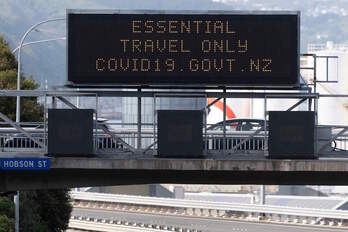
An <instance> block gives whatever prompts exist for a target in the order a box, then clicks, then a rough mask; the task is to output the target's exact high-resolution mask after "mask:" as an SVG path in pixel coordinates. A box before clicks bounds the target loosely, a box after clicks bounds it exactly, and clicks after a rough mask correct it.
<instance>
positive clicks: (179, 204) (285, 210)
mask: <svg viewBox="0 0 348 232" xmlns="http://www.w3.org/2000/svg"><path fill="white" fill-rule="evenodd" d="M71 196H72V198H73V199H74V200H75V201H76V200H78V201H95V202H105V203H116V202H117V203H125V204H132V205H143V206H160V207H174V208H185V209H187V208H191V209H207V210H222V211H234V212H248V213H259V214H276V215H290V216H302V217H311V218H330V219H340V220H348V211H344V210H323V209H309V208H297V207H284V206H274V205H253V204H237V203H226V202H209V201H194V200H182V199H170V198H154V197H140V196H127V195H114V194H102V193H85V192H73V193H71Z"/></svg>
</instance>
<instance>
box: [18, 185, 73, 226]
mask: <svg viewBox="0 0 348 232" xmlns="http://www.w3.org/2000/svg"><path fill="white" fill-rule="evenodd" d="M71 211H72V207H71V205H70V196H69V192H68V190H66V189H60V190H36V191H21V193H20V231H27V232H37V231H38V232H40V231H43V232H44V231H52V232H60V231H65V230H66V229H67V228H68V222H69V218H70V214H71Z"/></svg>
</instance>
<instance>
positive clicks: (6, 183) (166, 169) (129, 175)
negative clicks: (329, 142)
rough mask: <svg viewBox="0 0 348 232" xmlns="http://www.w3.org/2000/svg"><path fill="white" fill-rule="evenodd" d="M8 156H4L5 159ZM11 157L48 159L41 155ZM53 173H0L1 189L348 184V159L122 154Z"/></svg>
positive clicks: (66, 160) (61, 165)
mask: <svg viewBox="0 0 348 232" xmlns="http://www.w3.org/2000/svg"><path fill="white" fill-rule="evenodd" d="M5 157H8V156H7V155H6V154H4V153H2V155H1V157H0V158H5ZM11 157H46V158H47V156H45V154H43V153H41V154H39V153H33V154H30V153H25V154H23V153H21V154H13V153H12V154H11ZM49 159H50V163H51V164H50V170H48V171H4V170H1V171H0V191H12V190H17V189H34V188H35V189H37V188H67V187H69V188H70V187H86V186H107V185H130V184H150V183H181V184H306V185H348V157H347V158H346V156H340V155H335V156H333V155H327V156H324V155H322V156H321V157H320V158H319V159H317V160H283V159H267V158H265V157H264V155H263V154H262V153H259V154H233V155H219V156H215V155H210V156H207V157H205V158H202V159H198V158H194V159H191V158H181V159H174V158H159V157H156V156H153V155H143V154H141V153H139V154H130V153H121V154H117V155H116V154H97V155H95V156H92V157H49Z"/></svg>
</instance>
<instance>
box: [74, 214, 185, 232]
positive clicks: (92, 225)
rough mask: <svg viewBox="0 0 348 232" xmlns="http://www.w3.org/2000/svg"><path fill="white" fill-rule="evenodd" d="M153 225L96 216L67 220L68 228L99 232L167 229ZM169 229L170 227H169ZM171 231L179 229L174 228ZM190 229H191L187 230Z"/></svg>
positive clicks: (156, 231) (157, 231) (136, 231)
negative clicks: (103, 218)
mask: <svg viewBox="0 0 348 232" xmlns="http://www.w3.org/2000/svg"><path fill="white" fill-rule="evenodd" d="M152 227H153V225H144V224H139V223H133V222H126V221H119V220H98V219H97V218H82V217H79V218H78V217H73V218H71V219H70V221H69V229H79V230H86V231H91V230H93V231H100V232H115V231H117V232H160V231H169V229H168V230H167V229H164V228H163V226H160V228H158V229H157V228H152ZM154 227H156V226H154ZM170 230H171V228H170ZM173 231H179V230H176V228H174V230H173ZM189 231H191V230H189Z"/></svg>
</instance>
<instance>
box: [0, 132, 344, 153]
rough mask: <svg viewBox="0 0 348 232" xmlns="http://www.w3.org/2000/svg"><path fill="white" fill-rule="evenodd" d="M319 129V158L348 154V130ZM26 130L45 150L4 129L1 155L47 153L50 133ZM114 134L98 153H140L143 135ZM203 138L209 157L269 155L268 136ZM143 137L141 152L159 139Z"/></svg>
mask: <svg viewBox="0 0 348 232" xmlns="http://www.w3.org/2000/svg"><path fill="white" fill-rule="evenodd" d="M39 127H40V126H39ZM41 127H42V126H41ZM147 127H148V125H147ZM318 128H320V131H323V128H324V135H323V133H322V132H319V130H318V137H317V140H318V144H317V148H318V152H319V154H320V153H326V154H327V153H332V152H336V153H337V152H341V153H347V152H348V127H346V126H320V127H318ZM24 129H25V130H26V131H27V132H28V133H29V134H30V135H31V137H33V138H35V139H37V140H38V141H41V142H42V143H43V144H44V145H45V146H44V147H43V146H41V145H39V144H37V143H36V142H34V141H33V140H31V139H30V138H28V137H27V136H26V135H24V134H23V133H20V132H18V131H17V130H16V129H15V128H0V152H7V153H9V152H31V153H32V152H45V151H46V146H47V144H48V141H47V132H45V131H44V129H40V128H34V127H29V128H24ZM111 132H112V133H114V134H115V135H116V138H115V137H112V136H110V135H109V134H106V133H103V132H102V131H100V130H98V135H97V136H96V137H94V138H95V139H97V141H94V142H95V143H94V144H96V149H95V150H96V152H107V153H112V152H115V153H117V152H118V151H126V150H128V151H129V149H128V147H127V146H125V145H124V144H128V145H129V146H131V147H134V148H135V149H138V147H137V142H138V137H139V133H138V132H137V129H136V128H118V129H112V130H111ZM203 134H204V138H203V141H204V148H203V150H204V152H207V153H209V152H214V151H216V152H221V151H224V152H226V153H228V154H233V153H253V152H267V139H268V137H267V134H266V135H265V133H264V132H261V133H259V134H257V135H253V134H254V132H253V131H228V132H226V134H225V139H224V136H223V132H221V131H207V132H206V133H203ZM140 136H141V140H142V143H141V144H142V147H141V148H140V149H139V150H145V149H146V148H147V147H148V146H150V145H151V144H153V143H154V141H155V138H156V137H157V135H156V134H154V133H153V129H151V128H146V129H142V131H141V134H140ZM224 140H225V142H224ZM243 141H244V143H243ZM224 144H225V146H224ZM238 145H239V146H238ZM156 148H157V145H155V146H153V148H152V149H156Z"/></svg>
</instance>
